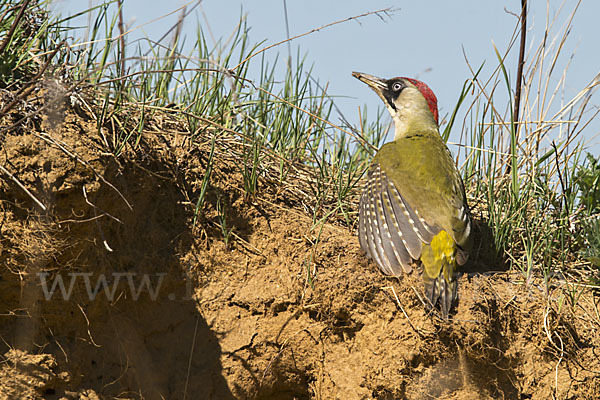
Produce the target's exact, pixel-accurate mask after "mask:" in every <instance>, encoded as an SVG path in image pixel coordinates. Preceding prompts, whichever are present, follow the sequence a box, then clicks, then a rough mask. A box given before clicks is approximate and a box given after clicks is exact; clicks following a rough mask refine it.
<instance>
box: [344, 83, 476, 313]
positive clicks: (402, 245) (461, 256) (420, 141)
mask: <svg viewBox="0 0 600 400" xmlns="http://www.w3.org/2000/svg"><path fill="white" fill-rule="evenodd" d="M352 76H354V77H355V78H358V79H359V80H360V81H362V82H364V83H366V84H367V85H369V87H370V88H371V89H373V90H374V91H375V93H377V95H379V97H380V98H381V100H383V102H384V103H385V106H386V107H387V109H388V111H389V112H390V114H391V116H392V120H393V121H394V124H395V127H396V130H395V136H394V141H393V142H390V143H386V144H385V145H383V146H382V147H381V149H379V151H378V152H377V154H376V155H375V158H374V159H373V161H372V164H371V167H370V169H369V172H368V175H367V182H366V185H365V188H364V190H363V193H362V196H361V198H360V210H359V228H358V238H359V241H360V246H361V247H362V248H363V250H364V251H365V252H366V253H367V255H368V256H369V258H371V259H373V260H374V261H375V263H376V264H377V266H378V267H379V269H380V270H381V271H382V272H383V273H384V274H386V275H391V276H400V275H402V274H403V273H410V272H411V271H412V267H413V263H415V262H417V261H418V262H420V266H421V267H422V273H423V281H424V283H425V294H426V296H427V298H428V299H429V301H430V302H431V306H435V305H436V303H438V301H439V302H440V310H441V312H442V315H443V317H444V318H447V317H448V313H449V311H450V309H451V307H452V305H453V303H454V301H455V300H456V296H457V283H456V273H457V268H458V267H459V266H460V265H463V264H464V263H465V262H466V261H467V257H468V253H469V250H470V247H471V219H470V212H469V207H468V205H467V200H466V196H465V189H464V185H463V182H462V179H461V177H460V174H459V172H458V170H457V168H456V165H455V164H454V161H453V160H452V155H451V154H450V151H449V150H448V148H447V147H446V144H445V143H444V141H443V140H442V138H441V136H440V133H439V130H438V109H437V99H436V97H435V95H434V94H433V92H432V91H431V89H429V87H428V86H427V85H426V84H424V83H423V82H420V81H418V80H416V79H410V78H392V79H387V80H386V79H380V78H376V77H374V76H371V75H367V74H362V73H359V72H353V73H352Z"/></svg>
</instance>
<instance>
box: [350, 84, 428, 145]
mask: <svg viewBox="0 0 600 400" xmlns="http://www.w3.org/2000/svg"><path fill="white" fill-rule="evenodd" d="M352 76H353V77H355V78H357V79H358V80H360V81H361V82H364V83H366V84H367V85H368V86H369V87H370V88H371V89H373V90H374V91H375V93H377V95H378V96H379V97H380V98H381V100H383V102H384V104H385V106H386V107H387V109H388V111H389V112H390V115H391V116H392V119H393V120H394V123H395V125H396V138H398V137H401V136H405V135H406V134H407V132H409V131H410V130H414V129H419V130H422V129H424V128H432V129H434V130H435V131H436V132H437V128H438V108H437V98H436V97H435V94H433V91H432V90H431V89H430V88H429V86H427V85H426V84H424V83H423V82H421V81H418V80H416V79H412V78H391V79H382V78H377V77H375V76H372V75H368V74H363V73H361V72H352Z"/></svg>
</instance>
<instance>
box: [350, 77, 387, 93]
mask: <svg viewBox="0 0 600 400" xmlns="http://www.w3.org/2000/svg"><path fill="white" fill-rule="evenodd" d="M352 76H353V77H355V78H356V79H358V80H359V81H361V82H364V83H366V84H367V85H369V87H370V88H371V89H373V90H374V91H375V92H376V93H377V94H378V95H379V96H382V95H383V90H384V89H385V88H386V87H387V85H386V84H385V80H384V79H381V78H377V77H376V76H373V75H368V74H363V73H362V72H352Z"/></svg>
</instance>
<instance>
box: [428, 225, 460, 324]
mask: <svg viewBox="0 0 600 400" xmlns="http://www.w3.org/2000/svg"><path fill="white" fill-rule="evenodd" d="M456 251H457V246H456V243H455V242H454V240H453V239H452V238H451V237H450V236H449V235H448V234H447V233H446V231H440V232H439V233H438V234H437V235H436V236H435V237H434V238H433V239H432V240H431V243H429V244H424V245H423V250H422V251H421V263H422V265H423V281H424V283H425V295H426V296H427V299H428V300H429V302H430V303H431V304H430V305H431V307H434V306H435V305H436V304H437V302H438V301H439V302H440V311H441V312H442V316H443V317H444V318H448V314H449V312H450V309H451V308H452V305H453V304H454V301H455V300H456V297H457V288H458V286H457V283H456V267H457V262H456Z"/></svg>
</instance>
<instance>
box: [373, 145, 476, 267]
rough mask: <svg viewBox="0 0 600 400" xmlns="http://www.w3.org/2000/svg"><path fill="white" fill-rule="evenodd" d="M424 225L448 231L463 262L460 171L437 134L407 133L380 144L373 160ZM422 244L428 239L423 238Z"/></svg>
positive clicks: (465, 230) (465, 218)
mask: <svg viewBox="0 0 600 400" xmlns="http://www.w3.org/2000/svg"><path fill="white" fill-rule="evenodd" d="M374 163H376V164H378V165H379V166H380V168H381V170H382V171H383V172H385V174H386V176H387V177H388V179H389V181H391V182H392V183H393V184H394V186H395V187H396V189H397V191H398V192H399V194H400V195H401V196H402V198H403V199H404V201H405V204H406V205H407V206H408V207H409V208H411V209H412V210H413V211H414V213H415V214H416V215H417V216H418V218H419V220H420V222H421V223H422V224H423V225H424V226H429V227H431V228H433V231H434V234H437V233H438V232H439V231H440V230H445V231H446V232H448V234H449V235H450V237H451V238H452V239H454V241H455V242H456V243H457V245H458V247H459V253H460V254H459V257H458V258H459V259H458V262H459V264H461V265H462V264H464V262H465V261H466V257H467V254H468V250H469V247H470V244H471V242H470V238H471V235H470V231H471V222H470V213H469V208H468V206H467V202H466V198H465V191H464V187H463V183H462V179H461V177H460V174H459V172H458V170H457V168H456V165H455V164H454V161H453V160H452V156H451V154H450V151H449V150H448V148H447V147H446V145H445V144H444V143H443V142H442V140H441V139H440V138H439V137H429V136H419V135H415V136H409V137H405V138H401V139H398V140H396V141H394V142H391V143H387V144H386V145H384V146H383V147H382V148H381V149H380V150H379V152H378V153H377V156H376V157H375V159H374ZM424 242H425V243H429V241H427V240H425V241H424Z"/></svg>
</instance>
